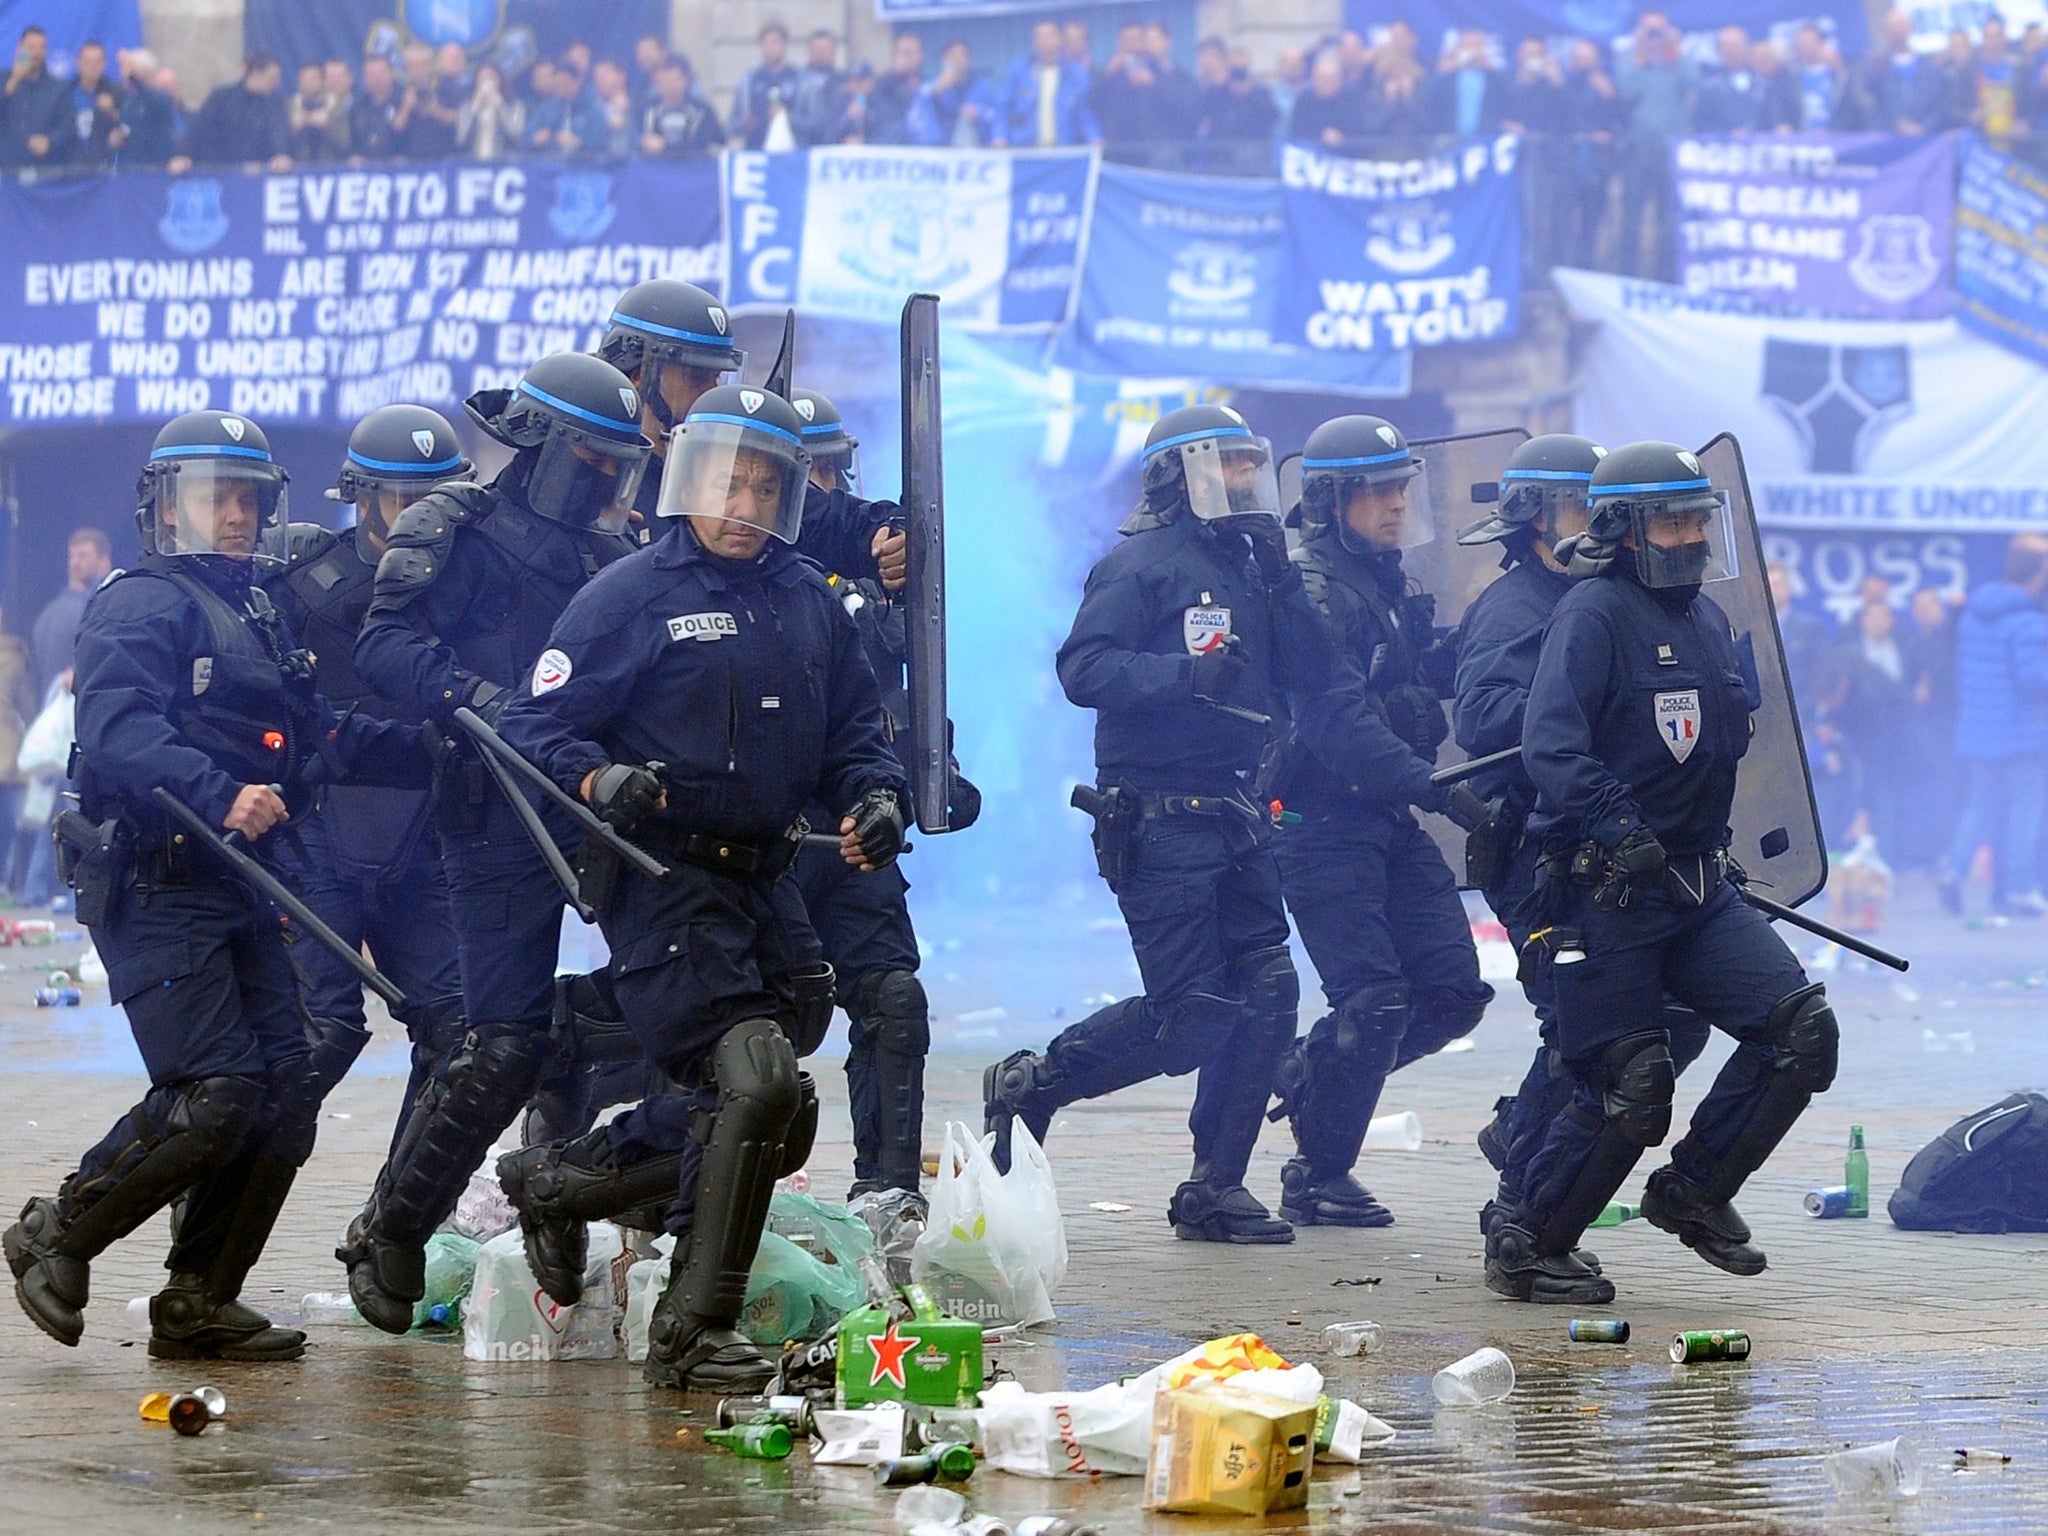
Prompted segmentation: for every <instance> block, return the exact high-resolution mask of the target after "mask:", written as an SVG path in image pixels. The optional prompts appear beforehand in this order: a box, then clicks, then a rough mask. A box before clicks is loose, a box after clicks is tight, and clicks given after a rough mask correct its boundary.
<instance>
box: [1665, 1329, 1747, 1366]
mask: <svg viewBox="0 0 2048 1536" xmlns="http://www.w3.org/2000/svg"><path fill="white" fill-rule="evenodd" d="M1748 1358H1749V1335H1748V1334H1746V1333H1743V1332H1742V1331H1741V1330H1739V1329H1735V1328H1703V1329H1699V1330H1696V1331H1694V1332H1691V1333H1681V1334H1677V1335H1675V1336H1674V1337H1673V1338H1672V1340H1671V1359H1672V1362H1673V1363H1674V1364H1677V1365H1692V1364H1695V1363H1697V1362H1699V1361H1703V1360H1747V1359H1748Z"/></svg>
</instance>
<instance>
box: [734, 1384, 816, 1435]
mask: <svg viewBox="0 0 2048 1536" xmlns="http://www.w3.org/2000/svg"><path fill="white" fill-rule="evenodd" d="M718 1424H719V1428H721V1429H731V1428H732V1427H733V1426H734V1425H737V1424H781V1425H783V1426H785V1427H786V1428H787V1429H788V1430H789V1431H790V1432H791V1433H792V1434H798V1435H808V1434H809V1433H810V1432H811V1400H810V1399H809V1398H807V1397H794V1396H787V1395H782V1394H777V1395H774V1396H766V1397H722V1398H720V1399H719V1400H718Z"/></svg>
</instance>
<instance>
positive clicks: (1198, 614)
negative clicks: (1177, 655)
mask: <svg viewBox="0 0 2048 1536" xmlns="http://www.w3.org/2000/svg"><path fill="white" fill-rule="evenodd" d="M1180 637H1181V640H1182V641H1183V642H1184V643H1185V644H1186V646H1187V648H1188V654H1189V655H1190V656H1203V655H1206V654H1207V653H1209V652H1210V651H1213V650H1215V649H1216V648H1217V647H1218V646H1220V645H1222V644H1223V642H1224V641H1226V640H1228V639H1229V638H1230V610H1229V609H1228V608H1189V609H1186V610H1185V611H1183V612H1182V614H1181V616H1180Z"/></svg>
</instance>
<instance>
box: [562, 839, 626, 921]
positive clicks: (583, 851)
mask: <svg viewBox="0 0 2048 1536" xmlns="http://www.w3.org/2000/svg"><path fill="white" fill-rule="evenodd" d="M619 862H620V861H619V856H618V854H617V853H615V852H613V850H612V846H611V844H610V843H607V842H605V841H604V840H603V839H602V838H599V837H596V836H593V835H590V834H588V833H586V834H585V835H584V838H583V845H582V846H581V847H580V848H578V849H577V850H576V858H575V861H574V863H573V865H572V866H571V867H572V868H574V870H575V871H576V886H577V889H579V890H580V891H582V893H583V900H584V903H585V905H587V906H588V907H589V908H590V909H591V910H592V911H593V912H603V911H605V910H606V909H608V908H609V907H610V906H611V904H612V897H613V896H614V895H616V894H617V892H618V886H619Z"/></svg>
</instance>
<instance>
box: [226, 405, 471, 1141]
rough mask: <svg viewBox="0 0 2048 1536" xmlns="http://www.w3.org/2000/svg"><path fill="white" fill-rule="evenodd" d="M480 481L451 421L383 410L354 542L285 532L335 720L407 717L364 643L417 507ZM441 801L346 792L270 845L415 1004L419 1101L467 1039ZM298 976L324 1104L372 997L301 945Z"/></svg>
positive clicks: (355, 448)
mask: <svg viewBox="0 0 2048 1536" xmlns="http://www.w3.org/2000/svg"><path fill="white" fill-rule="evenodd" d="M475 475H476V468H475V466H474V465H472V464H471V463H470V462H469V460H468V459H466V458H464V457H463V455H462V448H461V445H460V444H459V443H457V442H456V440H455V431H454V429H453V428H452V427H450V426H449V425H448V422H447V420H446V419H445V418H444V417H442V415H441V414H440V413H439V412H438V411H432V410H429V409H427V408H426V407H425V406H423V405H387V406H382V407H379V408H378V409H377V410H374V411H372V412H370V414H369V415H367V416H365V417H364V418H363V419H362V420H361V421H360V422H358V423H356V427H355V430H354V431H353V432H351V433H350V434H349V440H348V450H347V453H346V455H345V457H344V458H343V460H342V466H341V472H340V474H339V475H338V476H337V477H336V480H335V484H334V486H333V487H332V488H331V489H330V490H329V491H328V493H327V494H328V495H329V496H330V497H332V498H333V499H335V500H337V501H341V502H346V503H348V504H349V505H351V506H352V507H354V509H355V518H356V522H355V528H354V530H353V531H351V532H344V533H341V534H338V535H337V534H334V533H331V532H329V531H328V530H327V529H325V528H322V527H320V526H319V525H318V524H316V523H293V524H291V526H290V527H289V528H288V529H287V530H286V548H287V550H288V552H289V563H287V564H286V565H284V566H282V567H277V568H274V569H271V570H269V571H267V572H265V573H264V574H263V576H262V582H263V586H264V590H265V591H267V592H268V593H269V594H270V597H271V600H272V601H273V602H275V603H276V604H277V606H278V609H279V610H280V611H281V612H282V613H283V614H284V616H285V620H286V622H287V623H288V624H289V625H290V626H291V629H292V633H293V634H295V635H296V636H298V638H299V640H300V641H301V642H302V643H303V644H304V645H305V646H306V647H307V648H308V649H309V650H311V651H312V653H313V656H314V659H315V671H316V676H317V680H318V684H319V688H320V692H321V694H322V695H323V696H324V697H325V698H326V699H327V701H328V702H329V703H330V704H332V705H334V706H335V708H337V709H348V710H354V711H357V712H359V713H362V714H366V715H368V716H370V717H371V718H373V719H383V720H390V719H398V718H400V717H401V716H402V715H403V714H404V713H405V712H404V711H403V710H402V709H401V708H400V707H399V706H397V705H396V704H393V703H391V702H390V701H388V700H385V699H380V698H378V697H377V695H376V694H375V693H373V692H372V691H371V690H370V689H369V688H368V687H367V686H366V685H365V684H364V683H363V681H362V679H361V678H359V677H358V676H357V675H356V669H355V663H354V652H355V644H356V635H357V633H358V632H359V631H360V630H361V628H362V623H363V615H364V613H365V612H367V611H368V609H369V606H370V588H371V585H372V583H373V582H374V581H375V579H376V574H377V562H378V561H379V560H380V559H382V558H383V555H384V551H385V550H386V549H387V548H388V547H389V546H390V539H391V529H392V525H393V524H394V523H395V522H397V520H398V518H399V516H400V514H401V513H403V512H404V511H405V509H406V508H407V507H409V506H411V505H412V504H413V503H414V502H415V501H418V500H419V499H420V498H421V497H423V496H424V495H426V493H427V492H428V491H430V490H432V489H433V488H434V486H436V485H437V484H439V483H440V482H442V481H444V480H471V479H474V478H475ZM428 801H429V796H428V794H427V792H426V791H424V790H419V791H410V792H408V791H400V790H391V789H373V788H370V787H368V786H365V785H353V784H339V785H333V786H330V787H328V788H327V789H326V790H325V791H324V792H323V793H322V795H321V799H320V805H319V808H318V810H317V811H316V812H315V813H314V814H313V815H311V816H306V817H300V818H299V819H298V820H297V821H296V822H295V823H294V825H293V828H292V831H293V835H292V836H291V837H288V838H274V839H272V840H271V844H270V845H266V853H267V854H268V855H269V857H270V858H271V859H272V860H273V861H274V862H275V863H276V865H277V867H278V869H279V870H280V871H281V872H282V873H283V874H284V875H285V876H286V883H287V884H289V885H290V886H291V887H292V888H293V889H294V890H295V891H296V892H297V893H298V894H299V896H300V897H301V898H302V899H303V900H304V901H305V902H306V904H307V905H308V906H309V907H311V908H312V909H313V911H314V912H316V913H317V914H319V916H320V918H321V919H322V920H323V921H324V922H325V923H326V924H327V926H328V927H330V928H332V929H333V930H334V931H335V932H336V933H338V934H340V935H341V936H342V938H343V939H344V940H346V941H347V942H348V943H349V944H351V945H357V946H360V945H361V944H363V943H364V942H366V941H367V942H368V944H369V946H370V952H371V953H372V954H374V955H375V956H376V957H377V964H378V967H379V968H380V969H381V970H383V971H384V973H385V974H386V975H388V976H390V977H391V979H392V980H393V981H394V982H396V983H397V985H398V987H399V988H400V990H401V991H403V992H404V993H405V996H406V1005H405V1007H403V1008H402V1009H399V1010H397V1013H398V1018H399V1022H400V1023H402V1024H404V1025H405V1027H406V1032H407V1034H408V1035H410V1036H411V1038H412V1042H413V1071H414V1080H413V1081H412V1083H411V1084H410V1085H409V1087H410V1089H411V1090H414V1091H416V1090H417V1089H418V1087H419V1086H420V1080H421V1076H422V1075H423V1074H424V1072H425V1071H426V1070H428V1069H430V1068H431V1066H432V1064H433V1063H434V1062H435V1061H437V1060H438V1059H439V1058H440V1057H441V1056H442V1055H443V1054H445V1053H446V1052H447V1051H448V1050H449V1049H450V1048H452V1047H453V1046H454V1044H455V1042H456V1041H457V1040H458V1039H460V1037H461V1034H462V1022H461V1021H462V975H461V972H460V970H459V969H458V968H457V966H456V963H455V927H454V922H453V919H452V918H451V917H450V916H449V912H448V881H447V877H446V875H445V874H444V873H443V871H442V868H441V845H440V842H439V840H438V839H437V838H436V837H435V835H434V831H433V829H432V828H431V827H430V826H428V824H427V813H428ZM292 966H293V969H294V970H296V971H297V972H298V976H299V986H300V990H301V992H302V994H303V995H304V998H305V1002H306V1012H307V1014H308V1015H309V1016H310V1017H311V1019H312V1021H313V1057H314V1062H315V1075H316V1077H317V1078H318V1081H319V1085H320V1092H321V1093H322V1095H323V1096H324V1095H325V1094H326V1093H327V1092H328V1091H330V1090H331V1089H332V1088H333V1087H334V1085H335V1084H336V1083H338V1082H340V1081H341V1079H342V1078H343V1076H345V1075H346V1074H347V1072H348V1069H349V1067H350V1066H351V1065H352V1064H353V1063H354V1061H355V1059H356V1057H357V1056H358V1055H360V1054H361V1053H362V1049H363V1047H364V1046H365V1045H367V1044H368V1043H369V1039H370V1035H369V1031H368V1029H367V1028H365V1015H364V1012H363V989H362V983H361V982H360V981H359V980H358V979H357V977H356V975H355V973H354V972H353V971H351V970H350V969H349V968H348V967H347V966H346V965H344V964H342V963H341V961H340V960H339V959H338V958H336V956H335V955H334V954H333V953H332V952H331V951H329V950H328V949H327V948H326V947H325V946H323V945H317V944H298V945H294V946H293V948H292ZM411 1096H412V1094H411V1092H408V1094H407V1100H408V1102H409V1101H410V1099H411Z"/></svg>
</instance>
